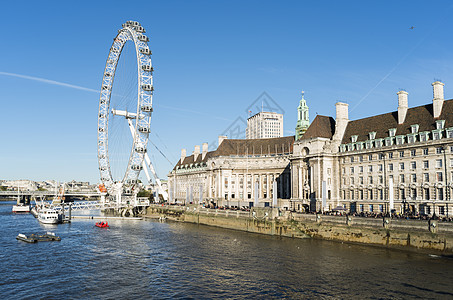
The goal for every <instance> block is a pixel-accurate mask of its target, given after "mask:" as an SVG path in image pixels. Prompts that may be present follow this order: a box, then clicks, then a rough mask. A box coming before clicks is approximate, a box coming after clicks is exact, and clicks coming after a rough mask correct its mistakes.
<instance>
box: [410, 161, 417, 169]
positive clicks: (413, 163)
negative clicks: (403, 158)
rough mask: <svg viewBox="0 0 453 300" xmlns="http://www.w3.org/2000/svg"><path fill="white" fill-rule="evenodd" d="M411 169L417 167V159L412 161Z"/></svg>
mask: <svg viewBox="0 0 453 300" xmlns="http://www.w3.org/2000/svg"><path fill="white" fill-rule="evenodd" d="M411 169H412V170H415V169H417V163H416V162H415V161H413V162H411Z"/></svg>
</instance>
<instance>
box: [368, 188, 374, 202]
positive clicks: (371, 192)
mask: <svg viewBox="0 0 453 300" xmlns="http://www.w3.org/2000/svg"><path fill="white" fill-rule="evenodd" d="M368 199H370V200H373V190H371V189H370V190H368Z"/></svg>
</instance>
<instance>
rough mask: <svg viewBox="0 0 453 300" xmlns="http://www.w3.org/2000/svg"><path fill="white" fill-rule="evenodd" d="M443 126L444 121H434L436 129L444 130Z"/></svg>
mask: <svg viewBox="0 0 453 300" xmlns="http://www.w3.org/2000/svg"><path fill="white" fill-rule="evenodd" d="M444 126H445V120H437V121H436V129H438V130H439V129H444Z"/></svg>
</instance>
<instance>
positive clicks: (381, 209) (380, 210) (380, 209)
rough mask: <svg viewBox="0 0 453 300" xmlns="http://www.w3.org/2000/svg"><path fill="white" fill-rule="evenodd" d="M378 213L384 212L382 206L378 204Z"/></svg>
mask: <svg viewBox="0 0 453 300" xmlns="http://www.w3.org/2000/svg"><path fill="white" fill-rule="evenodd" d="M379 212H384V205H382V204H379Z"/></svg>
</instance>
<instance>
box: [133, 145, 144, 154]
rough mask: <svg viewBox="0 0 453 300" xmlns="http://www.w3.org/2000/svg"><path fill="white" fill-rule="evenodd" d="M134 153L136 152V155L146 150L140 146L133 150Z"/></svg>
mask: <svg viewBox="0 0 453 300" xmlns="http://www.w3.org/2000/svg"><path fill="white" fill-rule="evenodd" d="M135 152H137V153H146V148H145V147H141V146H137V147H136V148H135Z"/></svg>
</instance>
